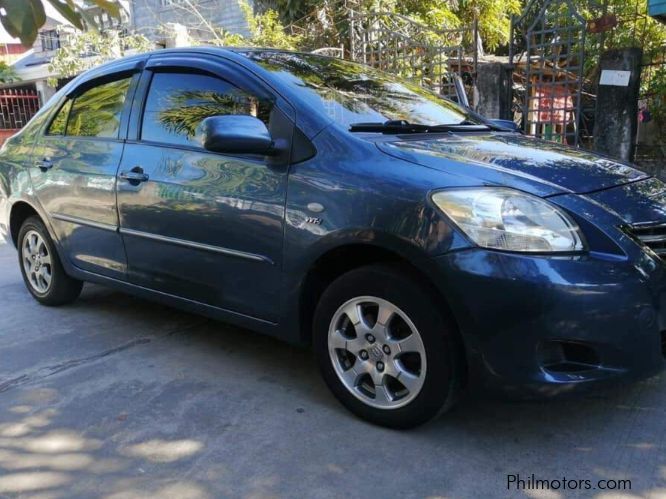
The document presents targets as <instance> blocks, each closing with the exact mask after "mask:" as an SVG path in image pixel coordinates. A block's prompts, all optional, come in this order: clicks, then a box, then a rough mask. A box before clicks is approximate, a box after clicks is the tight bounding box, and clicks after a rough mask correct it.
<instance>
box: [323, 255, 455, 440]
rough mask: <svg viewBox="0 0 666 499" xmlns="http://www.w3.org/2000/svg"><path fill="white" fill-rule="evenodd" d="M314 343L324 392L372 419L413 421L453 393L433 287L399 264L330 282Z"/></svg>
mask: <svg viewBox="0 0 666 499" xmlns="http://www.w3.org/2000/svg"><path fill="white" fill-rule="evenodd" d="M314 343H315V352H316V355H317V360H318V362H319V366H320V369H321V372H322V375H323V377H324V380H325V381H326V383H327V384H328V386H329V388H330V389H331V391H332V392H333V393H334V394H335V396H336V397H337V398H338V399H339V400H340V401H341V402H342V403H343V404H344V405H345V406H346V407H347V408H348V409H350V410H351V411H352V412H354V413H355V414H357V415H358V416H360V417H362V418H364V419H366V420H368V421H371V422H373V423H376V424H380V425H383V426H388V427H392V428H410V427H414V426H417V425H420V424H422V423H425V422H427V421H429V420H430V419H432V418H434V417H435V416H437V415H438V414H440V413H441V412H443V411H444V410H446V409H447V408H449V407H450V406H451V405H452V403H453V401H454V400H455V397H456V395H457V392H458V389H459V380H460V373H459V369H458V366H459V360H460V359H459V356H460V353H459V348H458V347H457V343H456V341H455V336H454V330H453V326H452V324H451V323H450V321H449V320H448V318H447V316H446V315H445V313H444V311H443V310H441V307H440V306H439V304H438V301H437V300H435V299H434V298H433V296H432V292H431V291H430V290H429V289H428V288H427V287H425V286H423V285H422V284H421V283H420V282H419V280H418V279H415V278H414V277H413V276H411V275H410V273H408V272H405V271H402V270H400V269H397V268H391V267H389V266H385V265H373V266H368V267H363V268H360V269H356V270H353V271H351V272H349V273H347V274H344V275H343V276H341V277H340V278H338V279H337V280H335V281H334V282H333V283H332V284H331V285H330V286H329V287H328V289H327V290H326V291H325V292H324V294H323V295H322V297H321V300H320V302H319V304H318V306H317V310H316V312H315V320H314Z"/></svg>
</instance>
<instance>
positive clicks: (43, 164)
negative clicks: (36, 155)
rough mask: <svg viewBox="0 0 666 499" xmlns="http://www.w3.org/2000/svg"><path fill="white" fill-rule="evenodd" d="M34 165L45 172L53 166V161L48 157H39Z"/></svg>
mask: <svg viewBox="0 0 666 499" xmlns="http://www.w3.org/2000/svg"><path fill="white" fill-rule="evenodd" d="M35 166H36V167H37V168H39V169H40V170H42V171H43V172H45V171H47V170H50V169H51V168H53V161H51V160H50V159H49V158H44V159H40V160H37V161H35Z"/></svg>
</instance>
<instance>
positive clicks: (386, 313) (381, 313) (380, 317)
mask: <svg viewBox="0 0 666 499" xmlns="http://www.w3.org/2000/svg"><path fill="white" fill-rule="evenodd" d="M394 314H395V310H394V309H393V308H391V307H388V306H386V305H382V304H380V305H379V310H378V311H377V324H381V325H382V326H384V327H386V326H388V323H389V322H390V321H391V318H392V317H393V315H394Z"/></svg>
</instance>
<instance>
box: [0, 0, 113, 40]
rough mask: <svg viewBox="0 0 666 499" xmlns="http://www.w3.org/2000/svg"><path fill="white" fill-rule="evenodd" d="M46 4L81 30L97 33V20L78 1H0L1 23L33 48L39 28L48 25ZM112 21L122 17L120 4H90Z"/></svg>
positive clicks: (97, 0)
mask: <svg viewBox="0 0 666 499" xmlns="http://www.w3.org/2000/svg"><path fill="white" fill-rule="evenodd" d="M43 1H45V2H48V3H49V4H50V5H52V6H53V8H54V9H55V10H56V11H57V12H58V13H60V15H62V16H63V17H64V18H65V19H67V20H68V21H69V22H70V23H72V25H73V26H74V27H76V28H78V29H80V30H83V29H86V28H88V29H95V27H96V24H95V20H94V19H93V18H92V17H91V16H89V15H88V14H87V13H86V11H85V9H84V8H83V6H82V5H81V4H80V3H77V2H75V1H74V0H0V21H1V22H2V25H3V26H4V28H5V30H7V33H9V34H10V35H11V36H13V37H15V38H18V39H20V40H21V43H22V44H23V45H26V46H29V45H32V44H33V43H34V41H35V39H36V38H37V33H38V31H39V28H41V27H42V26H43V25H44V23H45V22H46V12H45V11H44V4H43ZM89 3H92V4H94V5H97V6H98V7H100V8H102V9H103V10H105V11H106V12H108V13H109V15H111V16H112V17H116V18H119V17H120V5H119V3H118V0H89Z"/></svg>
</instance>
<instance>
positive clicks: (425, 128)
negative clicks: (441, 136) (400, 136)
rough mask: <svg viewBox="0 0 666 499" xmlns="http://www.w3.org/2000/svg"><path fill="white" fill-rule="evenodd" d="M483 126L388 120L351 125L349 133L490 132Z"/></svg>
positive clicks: (465, 123)
mask: <svg viewBox="0 0 666 499" xmlns="http://www.w3.org/2000/svg"><path fill="white" fill-rule="evenodd" d="M490 129H491V127H489V126H488V125H485V124H477V123H472V122H469V121H463V122H462V123H451V124H448V125H424V124H421V123H410V122H408V121H405V120H389V121H385V122H383V123H382V122H371V123H352V124H351V125H350V126H349V131H350V132H378V133H437V132H482V131H484V130H490Z"/></svg>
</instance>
